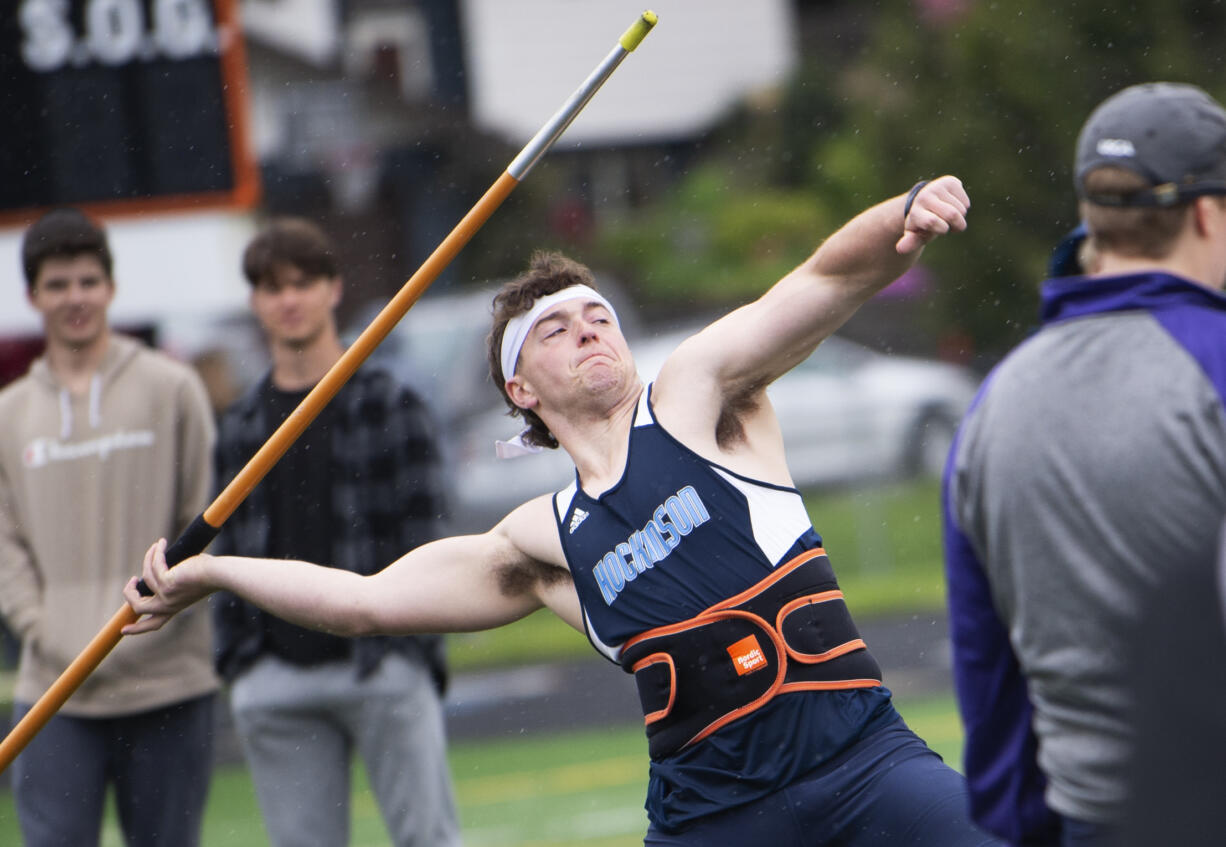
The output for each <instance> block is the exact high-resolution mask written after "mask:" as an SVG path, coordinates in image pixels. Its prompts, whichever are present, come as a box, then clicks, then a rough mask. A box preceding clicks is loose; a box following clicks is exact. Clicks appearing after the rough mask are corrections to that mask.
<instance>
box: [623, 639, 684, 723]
mask: <svg viewBox="0 0 1226 847" xmlns="http://www.w3.org/2000/svg"><path fill="white" fill-rule="evenodd" d="M661 662H664V663H665V664H667V665H668V705H667V706H665V707H664V708H663V709H657V710H656V711H654V712H648V713H647V714H646V715H645V716H644V718H643V723H645V724H648V725H651V724H653V723H655V722H656V721H658V720H663V719H664V718H666V717H668V713H669V712H671V711H672V710H673V704H674V703H676V702H677V666H676V665H675V664H673V657H672V656H670V655H668V654H667V653H652V654H651V655H650V656H644V657H643V658H642V659H639V660H638V661H637V662H635V663H634V665H633V667H631V669H630V670H631V671H633V672H634V673H638V672H639V671H641V670H642V669H643V668H645V667H648V666H649V665H658V664H660V663H661Z"/></svg>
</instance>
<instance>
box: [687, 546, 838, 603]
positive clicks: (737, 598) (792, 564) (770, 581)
mask: <svg viewBox="0 0 1226 847" xmlns="http://www.w3.org/2000/svg"><path fill="white" fill-rule="evenodd" d="M825 555H826V550H825V548H824V547H814V548H813V549H812V550H806V551H805V552H803V553H801V554H800V555H799V556H796V557H795V558H793V559H789V560H788V561H786V562H784V563H783V564H782V565H780V566H779V567H778V569H776V570H775V572H774V573H772V574H771V575H770V576H768V577H767V578H766V579H764V580H762V581H761V582H755V583H754V584H753V585H751V586H749V587H748V588H746V589H745V590H744V591H742V592H741V593H740V594H735V595H733V596H732V597H729V598H728V599H727V600H722V601H720V602H719V603H716V604H715V605H714V606H712V607H711V608H709V609H707V610H706V611H704V612H699V615H705V614H707V613H708V612H714V611H717V610H719V609H726V608H728V607H729V606H736V605H739V604H740V603H744V602H745V601H746V600H748V599H749V598H751V597H757V596H758V595H759V594H761V593H762V592H763V591H765V590H766V589H768V588H770V587H771V586H772V585H774V584H775V583H776V582H778V581H779V580H781V579H783V578H784V577H785V576H787V575H788V574H790V573H791V572H792V571H794V570H796V569H797V568H798V567H800V566H801V565H803V564H804V563H805V562H807V561H809V560H810V559H816V558H817V557H818V556H825Z"/></svg>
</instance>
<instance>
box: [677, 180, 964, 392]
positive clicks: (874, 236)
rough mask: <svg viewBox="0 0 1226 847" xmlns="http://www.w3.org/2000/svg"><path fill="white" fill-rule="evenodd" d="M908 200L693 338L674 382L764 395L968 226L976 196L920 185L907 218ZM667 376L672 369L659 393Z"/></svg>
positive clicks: (877, 214)
mask: <svg viewBox="0 0 1226 847" xmlns="http://www.w3.org/2000/svg"><path fill="white" fill-rule="evenodd" d="M906 202H907V195H906V194H902V195H899V196H897V197H893V198H891V199H889V200H886V201H884V202H882V203H878V204H877V205H875V206H873V207H871V208H869V209H867V210H865V211H863V212H861V213H860V214H859V215H857V216H856V217H854V218H853V219H852V220H850V221H849V222H848V223H846V224H845V225H844V226H843V227H842V228H840V229H839V230H838V231H837V232H835V233H834V234H833V235H831V236H830V237H829V238H827V239H826V240H825V242H824V243H823V244H822V245H821V246H820V247H818V248H817V250H816V251H815V252H814V253H813V255H812V256H810V257H809V258H808V259H807V260H806V261H805V262H804V263H803V264H801V265H800V266H799V267H798V268H796V269H795V270H794V271H792V272H791V273H789V274H788V275H787V276H785V277H784V278H783V279H781V280H779V281H778V282H777V283H775V284H774V285H773V286H772V287H771V288H770V289H769V290H768V291H767V292H766V293H765V294H763V295H762V296H761V297H760V298H758V299H757V300H756V301H754V302H752V303H749V304H747V305H745V306H743V307H741V308H740V309H737V310H736V311H734V312H732V313H730V314H728V315H726V316H725V317H723V318H721V319H720V320H718V321H716V322H715V323H713V324H711V325H710V326H709V327H707V328H706V329H705V330H703V331H702V332H700V333H699V334H698V335H696V336H694V337H693V338H692V339H690V340H688V341H687V342H686V343H685V344H683V345H682V347H681V348H679V349H678V353H677V354H676V355H675V357H674V358H678V359H679V360H680V362H679V364H681V365H682V367H680V368H675V369H674V370H675V371H677V378H676V379H675V380H674V381H675V382H676V383H677V384H679V385H682V386H694V385H695V384H696V383H697V382H701V381H702V379H703V377H704V376H706V377H707V378H709V379H710V380H712V381H713V386H714V387H715V388H716V389H717V390H718V392H719V394H720V395H721V396H722V397H727V396H729V395H732V396H738V395H743V394H746V393H752V392H755V391H759V390H762V389H764V388H765V387H766V386H767V385H769V384H770V383H771V382H773V381H774V380H775V379H777V378H778V377H780V376H782V375H783V374H784V373H786V372H787V371H788V370H790V369H791V368H792V367H794V366H795V365H797V364H799V363H800V362H801V361H803V360H804V359H805V358H806V357H807V356H809V354H810V353H812V352H813V350H814V349H815V348H816V347H817V345H818V344H819V343H820V342H821V340H822V339H823V338H825V337H826V336H828V335H830V334H831V333H832V332H834V331H835V330H836V329H838V327H840V326H841V325H842V324H843V323H844V322H845V321H846V320H847V319H848V318H849V317H851V315H852V314H853V313H854V312H855V311H856V309H858V308H859V307H860V306H861V305H862V304H863V303H864V302H865V301H866V300H868V298H869V297H871V296H872V295H873V294H875V293H876V292H877V291H879V290H881V289H882V288H883V287H885V286H886V285H888V284H889V283H890V282H892V281H893V280H895V279H897V278H898V277H899V276H901V275H902V274H903V273H904V272H905V271H906V270H907V269H908V268H910V267H911V266H912V265H913V264H914V263H915V261H916V259H918V257H919V254H920V252H921V251H922V248H923V246H924V245H925V244H926V243H928V242H929V241H931V240H932V239H934V238H936V237H937V236H939V235H943V234H945V233H948V232H951V231H961V230H964V229H965V228H966V213H967V211H968V209H969V208H970V198H969V197H968V196H967V194H966V192H965V190H963V187H962V183H961V181H960V180H958V178H957V177H953V176H943V177H940V178H938V179H934V180H932V181H931V182H929V183H928V184H927V185H925V186H923V188H922V189H921V190H919V191H918V193H916V194H915V195H914V197H913V200H912V205H911V208H910V210H909V211H908V213H907V214H906V215H905V216H904V209H905V207H906ZM670 363H671V361H670ZM696 369H697V370H700V371H705V374H701V373H693V372H692V371H694V370H696ZM666 374H667V366H666V370H664V371H661V375H660V390H661V394H663V393H664V392H665V391H666V390H667V388H668V383H667V378H668V377H667V376H666Z"/></svg>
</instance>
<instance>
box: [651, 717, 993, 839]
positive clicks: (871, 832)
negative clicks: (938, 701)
mask: <svg viewBox="0 0 1226 847" xmlns="http://www.w3.org/2000/svg"><path fill="white" fill-rule="evenodd" d="M967 807H968V804H967V794H966V780H965V779H963V777H962V775H961V774H959V773H958V772H957V771H955V770H953V769H952V768H950V767H949V766H947V765H946V764H945V763H944V762H943V761H942V760H941V757H940V756H938V755H937V754H936V753H934V752H932V750H930V749H929V748H928V746H927V745H926V744H925V743H924V742H923V741H922V740H921V739H920V738H919V737H918V736H917V735H915V733H913V732H912V731H911V730H910V729H909V728H908V727H907V725H906V724H905V723H904V722H903V721H901V720H899V721H897V722H896V723H893V724H891V725H890V726H888V727H886V728H885V729H883V730H881V731H879V732H875V733H873V734H872V735H870V736H869V737H868V738H865V739H864V740H862V741H861V742H859V743H858V744H856V745H855V746H854V747H852V748H851V749H849V750H848V751H846V752H845V753H843V754H841V755H840V756H838V757H837V758H835V759H833V760H832V761H831V762H829V763H828V764H827V765H825V766H823V767H822V768H820V769H819V770H818V771H817V772H816V773H814V774H813V775H812V776H810V777H808V778H807V779H804V780H800V781H798V782H795V783H793V784H792V785H790V786H788V787H787V788H784V789H782V790H780V791H777V792H775V793H774V794H771V795H770V796H768V797H764V798H763V799H761V800H758V801H756V802H754V803H750V804H748V805H745V806H738V807H736V808H734V809H729V810H728V811H726V812H720V813H718V814H715V815H710V816H708V817H706V818H703V819H702V820H700V821H698V822H696V823H695V824H693V825H691V826H688V827H687V828H686V829H685V830H684V831H683V832H680V833H677V834H670V833H665V832H663V831H661V830H659V829H658V828H657V827H655V826H652V827H651V828H649V829H648V831H647V836H646V838H645V839H644V841H643V843H644V845H645V847H737V845H746V846H747V847H748V845H761V844H769V845H771V847H822V845H838V847H984V845H1002V844H1003V842H1001V841H999V840H997V839H996V838H995V837H993V836H991V835H989V834H988V833H986V832H984V831H983V830H981V829H979V828H977V827H976V826H975V825H974V824H973V823H972V822H971V820H970V816H969V814H968V810H967Z"/></svg>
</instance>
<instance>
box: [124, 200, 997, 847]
mask: <svg viewBox="0 0 1226 847" xmlns="http://www.w3.org/2000/svg"><path fill="white" fill-rule="evenodd" d="M969 205H970V202H969V200H968V198H967V195H966V193H965V192H964V191H963V188H962V185H961V183H960V182H959V181H958V179H956V178H955V177H952V176H945V177H941V178H940V179H936V180H932V181H931V182H929V183H926V184H923V185H921V186H919V187H918V190H912V191H911V192H910V193H909V194H908V195H906V196H899V197H895V198H893V199H891V200H887V201H885V202H883V203H880V204H878V205H876V206H873V207H872V208H870V209H868V210H866V211H864V212H862V213H861V214H859V215H858V216H856V217H855V218H854V219H853V220H851V221H850V222H849V223H848V224H846V225H845V226H844V227H843V228H842V229H840V230H839V231H838V232H837V233H835V234H834V235H833V236H831V237H830V238H829V239H828V240H827V241H826V242H825V243H824V244H823V245H822V246H821V247H819V248H818V249H817V251H816V252H815V253H814V254H813V255H812V256H811V257H810V258H809V259H808V260H807V261H806V262H805V263H804V264H802V265H801V266H800V267H799V268H797V269H796V270H794V271H793V272H791V273H790V274H788V275H787V276H786V277H784V278H783V279H782V280H780V281H779V282H778V283H777V284H775V285H774V286H773V287H772V288H771V289H770V290H769V291H767V292H766V293H765V294H764V295H762V297H761V298H760V299H758V300H757V301H755V302H753V303H750V304H748V305H746V306H743V307H741V308H739V309H737V310H735V311H733V312H732V313H730V314H728V315H727V316H725V317H724V318H722V319H720V320H718V321H716V322H715V323H713V324H711V325H710V326H709V327H707V328H706V329H704V330H703V331H701V332H699V333H698V334H697V335H694V336H693V337H691V338H689V339H688V340H686V341H685V342H683V343H682V344H681V345H680V346H679V347H678V348H677V350H676V351H675V352H674V353H673V354H672V355H671V356H670V357H669V359H668V360H667V362H666V363H665V364H664V366H663V367H662V368H661V370H660V374H659V377H658V378H657V379H656V381H655V383H654V384H653V385H652V386H649V387H647V388H644V386H643V385H642V384H641V383H640V381H639V378H638V376H637V374H636V371H635V366H634V361H633V359H632V358H631V355H630V351H629V349H628V348H627V346H626V341H625V339H624V338H623V337H622V334H621V332H620V330H619V328H618V324H617V316H616V315H615V314H614V312H613V309H612V308H611V307H610V305H609V304H608V302H607V301H606V300H605V299H604V298H603V297H602V296H601V295H600V294H598V293H597V292H596V291H595V290H593V289H592V287H591V274H590V273H589V272H588V271H587V269H586V268H584V267H583V266H581V265H578V264H576V263H574V262H571V261H569V260H567V259H564V258H562V257H560V256H557V255H549V254H546V255H538V256H537V257H536V258H534V260H533V263H532V267H531V268H530V269H529V270H528V271H527V272H526V273H525V274H524V275H522V276H521V277H519V278H517V279H516V280H513V281H512V282H510V283H507V284H506V285H505V286H504V287H503V288H502V289H501V290H500V291H499V293H498V294H497V296H496V297H495V299H494V326H493V331H492V332H491V334H490V339H489V344H490V361H491V371H492V373H493V376H494V382H495V384H496V385H499V386H502V387H503V391H504V394H505V396H506V398H507V399H508V401H509V403H510V404H511V405H512V408H513V409H514V410H515V411H517V412H520V413H522V414H523V416H524V418H525V419H526V420H527V422H528V424H529V427H528V429H527V430H526V431H525V432H524V433H523V434H522V435H521V441H522V442H523V443H526V444H527V445H528V446H532V445H536V446H544V447H554V446H561V447H562V448H563V449H565V450H566V452H567V453H568V454H569V455H570V457H571V458H572V459H573V460H574V462H575V465H576V469H577V475H576V480H575V482H574V483H573V484H572V485H570V486H569V487H568V488H566V489H565V490H563V491H561V492H558V493H556V494H546V495H543V496H541V497H538V498H536V499H534V500H531V501H529V502H527V503H525V504H524V505H522V506H520V507H519V508H517V509H515V510H514V511H513V512H511V513H510V514H509V515H508V516H507V517H506V518H504V519H503V520H502V521H501V522H500V523H499V524H498V525H497V526H495V527H494V528H493V529H492V530H490V531H489V532H486V533H484V534H482V535H472V536H463V537H455V538H449V539H443V540H440V541H435V542H433V543H430V544H426V545H424V546H422V547H419V548H417V549H415V550H412V551H410V552H409V553H407V554H406V555H404V556H403V557H401V558H400V559H398V560H397V561H396V562H394V563H393V564H391V565H390V566H388V567H387V568H386V569H384V570H383V571H382V572H380V573H378V574H375V575H373V576H368V577H362V576H359V575H357V574H354V573H350V572H347V571H342V570H339V569H333V568H327V567H318V566H314V565H309V564H306V563H303V562H293V561H277V560H267V559H260V560H250V559H241V558H233V557H215V556H209V555H201V556H197V557H194V558H191V559H188V560H186V561H184V562H182V563H181V564H179V565H177V566H176V567H175V568H174V569H173V570H168V569H167V568H166V564H165V559H164V555H163V551H164V549H165V542H164V541H159V542H158V543H156V544H155V545H154V546H153V547H152V548H150V550H149V552H148V554H147V555H146V556H145V562H144V571H143V577H144V579H145V582H146V584H147V585H148V586H149V588H150V589H152V590H153V591H154V592H155V593H154V595H153V596H151V597H142V596H140V594H139V592H138V590H137V587H136V580H135V579H133V581H132V583H131V584H130V585H129V586H128V587H127V588H126V589H125V596H126V598H127V600H128V602H129V603H130V604H131V605H132V608H133V609H134V610H135V611H136V612H138V613H140V614H142V615H146V616H147V617H144V618H142V619H141V620H139V621H138V622H136V623H134V624H132V625H131V626H129V627H128V628H127V629H126V630H125V632H126V633H127V634H132V633H138V632H146V631H148V630H153V629H157V628H158V627H160V626H161V625H162V624H163V623H164V622H165V621H166V620H167V619H168V618H169V617H170V616H171V615H173V614H174V613H175V612H177V611H178V610H180V609H182V608H184V607H186V606H188V605H190V604H191V603H194V602H196V601H197V600H199V599H201V598H202V597H204V596H205V595H207V594H208V593H209V592H211V591H214V590H216V589H226V590H228V591H232V592H234V593H235V594H238V595H240V596H242V597H245V598H246V599H248V600H250V601H251V602H253V603H255V604H256V605H257V606H260V607H261V608H264V609H266V610H267V611H269V612H271V613H272V614H275V615H277V616H279V617H282V618H284V619H286V620H289V621H291V622H293V623H297V624H300V625H303V626H309V627H314V628H317V629H322V630H325V631H327V632H333V633H340V634H344V635H367V634H372V633H418V632H447V631H467V630H475V629H484V628H490V627H495V626H498V625H501V624H505V623H509V622H511V621H513V620H516V619H518V618H521V617H523V616H524V615H527V614H528V613H529V612H532V611H533V610H535V609H537V608H539V607H541V606H542V605H544V606H548V607H549V608H550V609H552V610H553V611H554V612H555V613H557V614H558V615H559V616H560V617H561V618H562V619H563V620H565V621H566V622H567V623H569V624H570V625H571V626H573V627H575V628H576V629H579V630H582V631H584V632H586V633H587V635H588V637H589V638H590V639H591V641H592V643H593V645H595V646H596V648H597V649H598V650H600V651H601V652H602V653H604V654H605V655H606V656H608V657H609V658H611V659H613V660H614V661H615V662H618V663H619V664H621V665H622V666H623V667H624V668H625V669H626V670H628V671H632V672H634V673H635V676H636V681H637V683H638V688H639V694H640V699H641V700H642V704H643V708H644V712H645V714H646V719H647V734H648V739H649V749H650V753H651V775H650V783H649V787H648V797H647V804H646V805H647V812H648V816H649V818H650V821H651V825H650V828H649V830H648V833H647V836H646V839H645V843H646V844H648V845H733V844H746V845H748V844H766V843H770V844H773V845H776V847H784V845H801V844H804V845H814V844H831V845H833V844H839V845H855V847H867V845H891V847H899V845H934V847H935V845H940V847H957V845H972V844H973V845H982V844H993V843H996V842H995V841H993V840H992V839H991V838H990V837H989V836H986V835H984V834H983V833H982V832H981V831H979V830H977V829H975V827H974V826H973V824H971V823H970V821H969V819H968V816H967V801H966V789H965V784H964V781H963V780H962V778H961V777H960V776H959V775H958V774H957V773H955V772H954V771H953V770H951V769H949V768H947V767H946V766H945V765H944V764H943V763H942V762H941V760H940V758H939V757H938V756H937V755H936V754H934V753H932V752H931V751H930V750H929V749H928V748H927V747H926V746H925V745H924V743H923V742H922V741H921V740H920V739H919V738H917V737H916V736H915V735H913V734H912V733H911V731H910V730H909V729H908V728H907V727H906V725H905V724H904V723H903V721H902V719H901V718H900V717H899V716H898V714H897V712H895V711H894V708H893V706H892V705H891V702H890V693H889V691H888V690H887V689H886V688H884V687H883V686H882V684H881V682H880V676H881V674H880V670H879V668H878V666H877V664H876V662H875V661H874V660H873V658H872V657H871V656H870V655H869V653H868V651H867V649H866V648H865V646H864V643H863V641H861V640H860V639H859V636H858V635H857V633H856V630H855V626H854V624H853V623H852V621H851V618H850V616H849V615H848V612H847V607H846V606H845V605H844V602H843V599H842V594H841V592H839V591H838V585H837V583H836V582H835V578H834V573H833V572H832V571H831V568H830V564H829V562H828V561H827V559H826V556H825V555H824V552H823V551H822V549H821V538H820V537H819V536H818V534H817V533H816V532H815V531H814V529H813V527H812V525H811V524H810V521H809V517H808V515H807V514H806V512H805V508H804V504H803V502H802V500H801V497H800V495H799V493H798V492H797V491H796V489H795V488H794V487H793V485H792V480H791V478H790V476H789V473H788V468H787V464H786V462H785V458H784V452H783V443H782V438H781V436H780V432H779V426H778V423H777V421H776V419H775V416H774V413H773V410H772V408H771V405H770V402H769V400H768V399H767V396H766V387H767V386H768V385H769V384H770V383H771V382H772V381H773V380H775V379H776V378H777V377H779V376H780V375H782V374H783V373H785V372H786V371H787V370H788V369H789V368H791V367H793V366H794V365H796V364H797V363H799V362H800V361H802V360H803V359H804V358H805V357H807V356H808V355H809V354H810V353H811V352H812V351H813V350H814V348H815V347H816V346H817V345H818V343H819V342H820V341H821V340H822V339H823V338H825V337H826V336H827V335H829V334H830V333H831V332H833V331H834V330H835V329H836V328H837V327H838V326H840V325H841V324H842V323H843V322H844V321H845V320H846V319H847V318H848V317H850V315H851V314H852V313H853V312H854V311H855V309H856V308H857V307H858V306H859V305H860V304H861V303H863V302H864V301H865V300H866V299H867V298H868V297H870V296H871V295H872V294H873V293H874V292H876V291H877V290H879V289H880V288H882V287H883V286H884V285H886V284H887V283H889V282H890V281H891V280H893V279H895V278H897V277H898V276H899V275H900V274H902V273H903V271H905V270H906V269H907V268H908V267H910V266H911V265H912V264H913V263H914V262H915V260H916V258H917V256H918V254H919V252H920V250H921V248H922V247H923V245H924V244H925V243H926V242H927V241H929V240H931V239H933V238H935V237H936V236H938V235H940V234H942V233H945V232H948V231H950V230H962V229H964V228H965V227H966V220H965V214H966V212H967V209H968V208H969Z"/></svg>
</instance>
